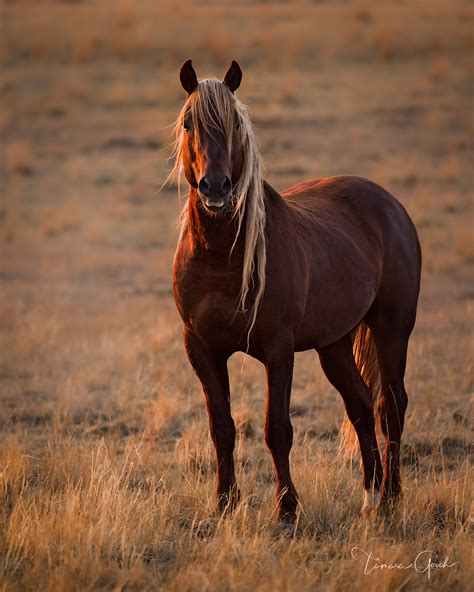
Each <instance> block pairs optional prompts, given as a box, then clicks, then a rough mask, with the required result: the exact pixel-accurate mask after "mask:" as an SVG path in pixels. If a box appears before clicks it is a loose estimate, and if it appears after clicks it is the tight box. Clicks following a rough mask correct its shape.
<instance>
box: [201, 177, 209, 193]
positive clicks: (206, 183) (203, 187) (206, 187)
mask: <svg viewBox="0 0 474 592" xmlns="http://www.w3.org/2000/svg"><path fill="white" fill-rule="evenodd" d="M199 191H200V192H201V193H202V194H203V195H206V196H208V195H209V194H210V193H211V185H210V183H209V181H208V180H207V178H206V177H203V178H202V179H201V180H200V181H199Z"/></svg>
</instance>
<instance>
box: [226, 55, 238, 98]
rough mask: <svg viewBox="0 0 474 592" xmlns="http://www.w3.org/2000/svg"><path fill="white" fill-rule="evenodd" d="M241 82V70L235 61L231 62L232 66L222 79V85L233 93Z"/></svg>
mask: <svg viewBox="0 0 474 592" xmlns="http://www.w3.org/2000/svg"><path fill="white" fill-rule="evenodd" d="M241 81H242V70H241V68H240V66H239V64H238V63H237V62H236V61H235V60H232V64H231V65H230V68H229V69H228V70H227V74H226V75H225V77H224V84H225V85H226V86H227V88H228V89H229V90H230V91H231V92H235V91H236V90H237V89H238V88H239V86H240V83H241Z"/></svg>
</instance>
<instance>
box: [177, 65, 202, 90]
mask: <svg viewBox="0 0 474 592" xmlns="http://www.w3.org/2000/svg"><path fill="white" fill-rule="evenodd" d="M179 78H180V80H181V84H182V86H183V88H184V90H185V91H186V92H187V93H188V96H189V95H190V94H191V93H193V92H194V91H195V90H196V87H197V85H198V79H197V76H196V72H195V71H194V68H193V63H192V62H191V60H187V61H186V62H184V64H183V65H182V66H181V70H180V71H179Z"/></svg>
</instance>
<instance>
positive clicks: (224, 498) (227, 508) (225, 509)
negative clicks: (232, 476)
mask: <svg viewBox="0 0 474 592" xmlns="http://www.w3.org/2000/svg"><path fill="white" fill-rule="evenodd" d="M240 497H241V496H240V490H239V489H238V488H237V487H235V488H233V489H232V491H230V492H226V493H223V494H221V495H219V496H218V498H217V510H218V512H219V513H220V514H222V515H223V516H227V515H228V514H230V513H232V511H233V510H235V508H236V507H237V504H238V503H239V501H240Z"/></svg>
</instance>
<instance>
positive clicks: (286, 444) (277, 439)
mask: <svg viewBox="0 0 474 592" xmlns="http://www.w3.org/2000/svg"><path fill="white" fill-rule="evenodd" d="M265 442H266V444H267V446H268V448H269V449H270V450H271V451H272V452H273V451H278V450H280V449H283V450H284V451H286V450H287V451H288V452H289V451H290V449H291V446H292V444H293V426H292V425H291V422H290V420H289V419H288V420H284V419H282V420H278V419H270V420H268V421H267V422H266V424H265Z"/></svg>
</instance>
